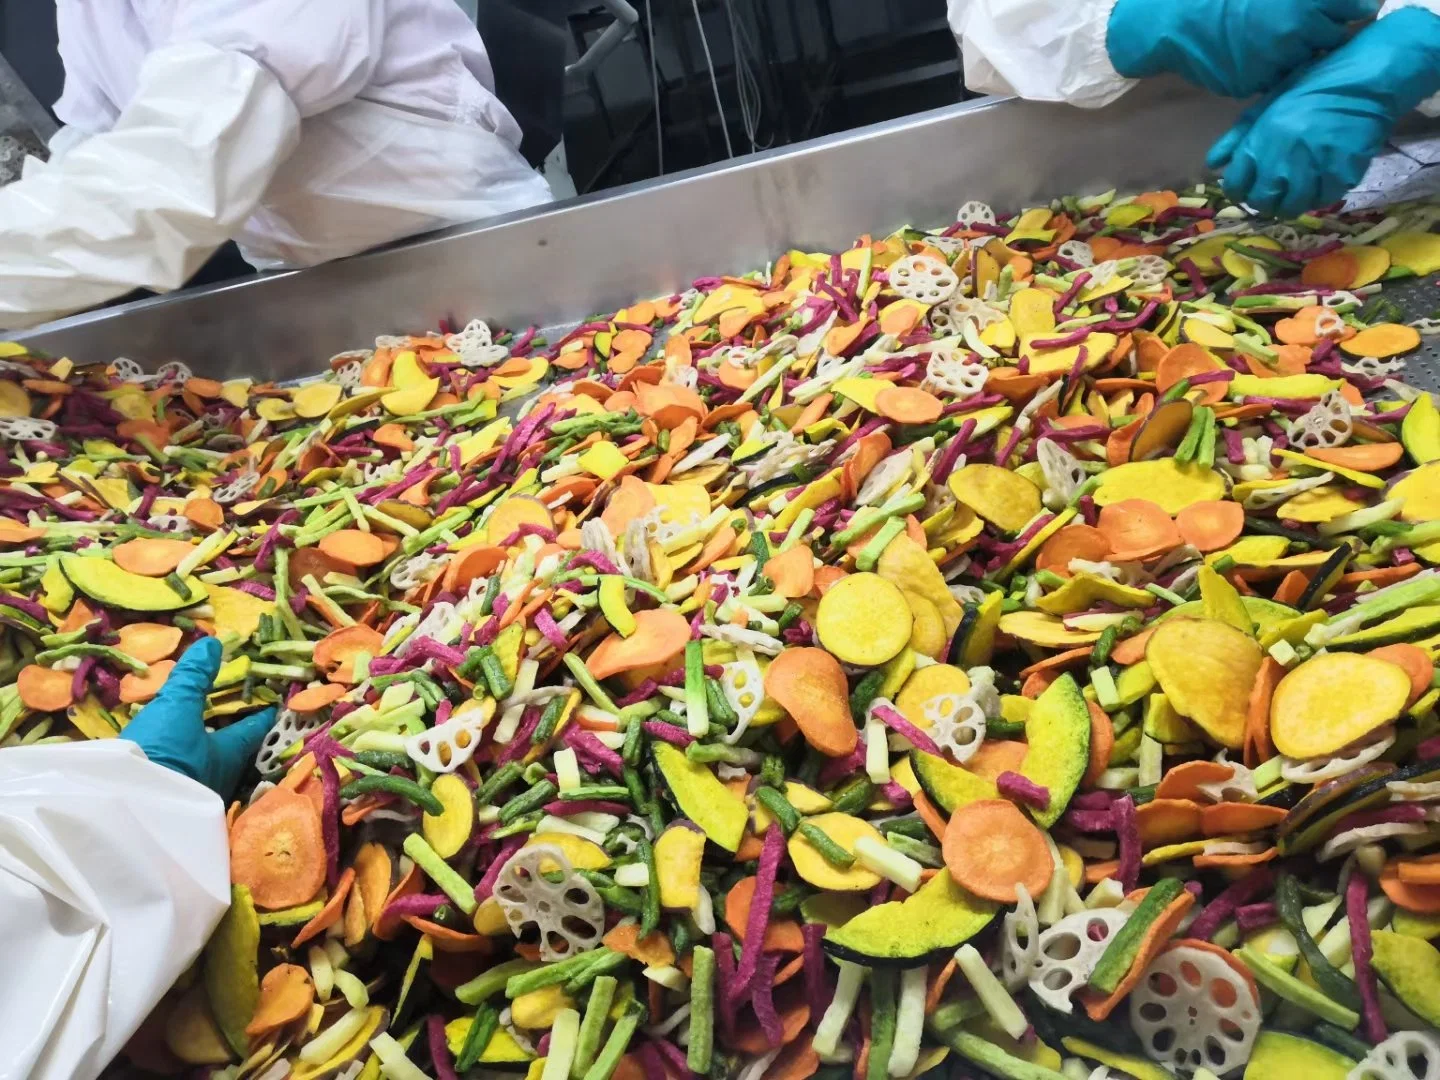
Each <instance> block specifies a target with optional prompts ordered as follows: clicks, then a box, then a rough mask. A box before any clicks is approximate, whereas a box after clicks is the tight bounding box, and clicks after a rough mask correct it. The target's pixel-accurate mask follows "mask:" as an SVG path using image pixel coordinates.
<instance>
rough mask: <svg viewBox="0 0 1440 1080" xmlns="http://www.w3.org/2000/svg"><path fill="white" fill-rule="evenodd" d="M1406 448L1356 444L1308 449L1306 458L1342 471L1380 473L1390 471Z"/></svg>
mask: <svg viewBox="0 0 1440 1080" xmlns="http://www.w3.org/2000/svg"><path fill="white" fill-rule="evenodd" d="M1404 453H1405V447H1404V446H1402V445H1401V444H1400V443H1398V442H1393V443H1356V444H1355V445H1354V446H1332V447H1320V446H1312V447H1307V448H1306V450H1305V456H1306V457H1313V458H1314V459H1315V460H1316V461H1323V462H1325V463H1326V464H1327V465H1339V466H1340V467H1341V468H1342V469H1354V470H1355V471H1356V472H1367V473H1369V472H1379V471H1380V470H1382V469H1388V468H1389V467H1390V466H1391V465H1394V464H1395V463H1396V462H1397V461H1399V460H1400V458H1401V457H1402V456H1404Z"/></svg>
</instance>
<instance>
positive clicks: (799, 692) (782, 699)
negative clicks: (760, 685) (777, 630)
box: [765, 648, 860, 757]
mask: <svg viewBox="0 0 1440 1080" xmlns="http://www.w3.org/2000/svg"><path fill="white" fill-rule="evenodd" d="M765 693H766V694H767V695H769V696H770V697H772V698H774V699H775V700H776V701H777V702H779V703H780V706H781V707H782V708H783V709H784V710H785V711H786V712H788V713H789V714H790V715H791V716H792V717H794V719H795V722H796V723H797V724H799V725H800V734H802V735H803V736H804V737H805V741H806V742H807V743H809V744H810V745H811V746H812V747H814V748H815V749H816V750H818V751H820V753H822V754H825V755H827V756H828V757H844V756H845V755H846V754H848V753H850V752H851V751H852V750H854V749H855V746H856V744H857V743H858V742H859V741H860V732H859V730H858V729H857V728H856V727H855V721H854V720H853V719H852V718H851V715H850V699H849V686H848V684H847V682H846V680H845V670H844V669H843V668H842V667H841V666H840V661H839V660H836V659H835V657H833V656H831V655H830V654H829V653H828V652H826V651H825V650H824V649H815V648H798V649H786V650H785V651H784V652H782V653H781V654H780V655H779V656H777V657H776V658H775V659H774V660H773V661H771V663H770V667H769V668H768V669H767V670H766V672H765Z"/></svg>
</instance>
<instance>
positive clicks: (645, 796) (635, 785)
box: [620, 765, 650, 836]
mask: <svg viewBox="0 0 1440 1080" xmlns="http://www.w3.org/2000/svg"><path fill="white" fill-rule="evenodd" d="M620 779H622V780H624V781H625V791H626V794H627V795H628V796H629V798H630V802H631V804H632V805H633V806H634V807H635V809H636V810H639V809H640V808H641V807H642V806H644V805H645V804H646V803H648V802H649V801H650V793H649V792H647V791H646V790H645V782H644V781H643V780H642V779H641V778H640V771H639V770H638V769H632V768H631V767H630V766H629V765H626V766H625V768H624V769H622V770H621V772H620ZM641 835H642V836H643V835H644V833H643V832H642V833H641Z"/></svg>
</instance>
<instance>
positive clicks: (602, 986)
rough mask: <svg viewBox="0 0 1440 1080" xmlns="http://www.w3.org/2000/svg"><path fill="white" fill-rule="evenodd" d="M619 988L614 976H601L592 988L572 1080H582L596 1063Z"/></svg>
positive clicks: (578, 1042)
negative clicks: (597, 1052)
mask: <svg viewBox="0 0 1440 1080" xmlns="http://www.w3.org/2000/svg"><path fill="white" fill-rule="evenodd" d="M619 986H620V983H619V981H618V980H617V979H616V978H615V977H614V976H613V975H600V976H597V977H596V979H595V984H594V985H593V986H592V987H591V988H590V1000H589V1001H588V1002H586V1003H585V1018H584V1019H583V1020H582V1021H580V1035H579V1037H578V1038H577V1039H576V1042H575V1060H574V1061H573V1062H571V1064H570V1078H571V1080H580V1078H581V1077H582V1076H584V1075H585V1070H586V1069H588V1068H590V1066H591V1065H593V1064H594V1063H595V1054H596V1051H598V1050H599V1049H600V1036H601V1035H602V1034H603V1033H604V1031H605V1024H606V1022H607V1021H608V1020H609V1019H610V1005H611V1003H612V1002H613V1001H614V1000H615V991H616V990H617V989H618V988H619Z"/></svg>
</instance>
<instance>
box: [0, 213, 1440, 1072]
mask: <svg viewBox="0 0 1440 1080" xmlns="http://www.w3.org/2000/svg"><path fill="white" fill-rule="evenodd" d="M1437 220H1440V212H1437V210H1436V209H1435V208H1433V207H1429V206H1409V207H1402V208H1399V209H1395V210H1392V211H1390V212H1388V214H1382V213H1380V212H1375V213H1367V214H1360V215H1357V216H1348V217H1347V216H1335V215H1332V214H1319V215H1315V216H1309V217H1305V218H1302V219H1300V220H1298V221H1296V222H1293V223H1290V224H1278V225H1264V224H1263V223H1260V222H1257V221H1255V220H1254V219H1252V218H1250V217H1248V216H1247V215H1246V214H1245V213H1244V212H1242V211H1241V210H1240V209H1239V208H1237V207H1233V206H1230V205H1229V204H1227V203H1226V202H1225V200H1224V199H1223V197H1222V196H1221V195H1220V193H1219V192H1218V191H1217V190H1215V189H1213V188H1206V187H1199V188H1194V189H1189V190H1186V191H1183V192H1171V191H1152V192H1146V193H1143V194H1140V195H1136V196H1133V197H1127V198H1122V197H1117V196H1115V195H1114V194H1113V193H1112V194H1110V195H1106V196H1102V197H1099V198H1091V199H1063V200H1060V201H1058V202H1056V203H1054V204H1052V205H1049V206H1042V207H1036V208H1028V209H1024V210H1023V211H1022V212H1019V213H1016V214H1013V215H1010V216H1008V217H1005V216H1002V215H998V214H996V213H995V212H993V211H992V210H991V208H990V207H988V206H984V205H981V204H977V203H970V204H967V205H966V206H965V207H963V208H961V211H960V213H959V215H958V216H957V219H956V221H955V222H954V223H953V224H951V225H950V226H949V227H947V228H943V229H937V230H934V231H928V232H925V231H919V230H916V229H910V228H907V229H902V230H901V231H899V232H896V233H894V234H892V235H890V236H886V237H883V238H875V237H871V236H864V237H861V238H860V239H859V240H858V241H857V242H856V243H855V244H854V246H853V247H851V248H849V249H848V250H845V251H841V252H835V253H809V252H802V251H790V252H787V253H785V254H783V255H781V256H780V257H778V258H777V259H776V260H775V261H774V262H773V263H771V264H770V265H768V266H766V267H764V268H763V269H761V270H757V271H755V272H753V273H749V274H745V275H743V276H739V277H717V278H708V279H703V280H700V281H696V282H695V283H694V285H693V287H691V288H689V289H686V290H684V291H683V292H680V293H677V294H674V295H670V296H664V297H659V298H655V299H651V300H643V301H640V302H637V303H635V304H633V305H631V306H630V307H628V308H626V309H624V310H621V311H617V312H615V313H614V314H613V315H611V316H609V317H608V318H603V319H595V320H593V321H591V322H588V323H585V324H584V325H582V326H580V327H578V328H576V329H575V330H573V331H572V332H570V333H569V334H567V335H565V336H564V337H563V338H559V339H558V340H549V341H547V340H544V339H542V338H541V337H540V336H537V334H536V332H535V331H534V330H528V331H524V332H513V333H512V332H504V333H501V332H499V331H498V330H492V329H491V328H490V327H489V326H487V325H486V323H485V322H483V321H478V320H477V321H475V322H472V323H470V324H469V325H467V326H465V327H464V328H463V329H460V330H458V331H453V328H450V327H446V328H442V330H441V332H438V333H431V334H422V335H418V336H410V337H395V338H382V339H380V340H379V341H377V342H376V343H375V345H374V347H373V348H367V349H363V350H358V351H356V352H353V353H346V354H342V355H340V356H337V357H335V358H333V359H332V360H331V361H330V365H329V367H330V370H329V371H328V372H327V373H325V374H324V375H323V376H322V377H320V378H317V379H315V380H313V381H310V382H307V383H305V384H304V385H302V386H299V387H288V388H287V387H281V386H276V385H272V384H265V383H252V382H249V381H245V380H239V381H231V382H224V383H221V382H216V381H212V380H209V379H206V378H201V377H196V376H193V375H191V374H190V373H189V372H188V371H186V370H184V369H183V368H182V367H181V366H180V365H173V364H172V365H167V367H166V368H164V369H162V370H161V371H160V372H157V373H156V374H154V375H148V376H147V375H145V374H144V373H143V372H141V371H140V370H139V369H138V368H136V367H135V366H134V365H133V364H130V363H129V362H126V361H116V362H115V363H112V364H109V365H108V366H107V365H105V364H103V363H101V362H98V361H100V360H102V359H103V358H95V357H90V358H80V357H75V358H69V359H51V358H45V357H40V356H36V355H31V354H29V353H27V352H26V350H25V349H24V348H22V347H19V346H5V347H3V348H0V356H3V357H4V359H3V363H0V440H3V442H0V446H3V454H0V544H3V547H4V550H3V553H0V589H3V592H0V622H3V624H4V632H3V638H0V738H3V740H4V745H7V746H8V745H16V744H27V745H34V744H39V743H45V742H53V741H63V740H73V739H81V738H111V737H114V736H115V735H116V734H117V733H119V732H120V731H121V730H122V729H123V728H124V726H125V724H126V723H127V721H128V720H129V718H130V717H131V716H132V715H133V714H134V712H135V711H136V710H137V709H138V708H140V707H141V706H143V704H144V703H145V702H146V701H148V700H150V699H151V698H152V697H153V696H154V695H155V694H156V693H157V691H158V690H159V689H160V688H161V686H163V684H164V682H165V679H166V677H167V674H168V673H169V671H170V670H171V668H172V666H173V664H174V661H175V658H176V657H177V656H178V655H179V654H180V652H181V651H182V650H183V649H184V648H185V647H186V646H187V644H189V643H190V642H192V641H194V640H195V639H196V638H197V637H199V636H202V635H214V636H216V637H217V638H219V639H220V641H221V642H222V643H223V645H224V649H225V656H226V662H225V664H224V666H223V668H222V670H221V673H220V676H219V678H218V679H217V681H216V683H215V686H214V689H213V692H212V693H211V695H210V698H209V708H208V710H207V719H208V721H209V722H210V723H211V724H213V725H215V726H222V725H224V724H226V723H227V722H229V720H230V718H232V717H234V716H236V715H238V714H243V713H246V712H248V711H252V710H254V709H256V708H259V707H261V706H263V705H266V704H272V703H273V704H278V705H279V706H281V713H280V721H279V723H278V725H277V727H276V728H275V730H274V731H273V732H272V733H271V735H270V737H269V738H268V739H267V740H266V742H265V744H264V746H263V748H262V749H261V751H260V754H259V756H258V759H257V760H256V762H255V766H256V773H257V776H255V777H252V778H251V782H250V784H249V786H248V787H247V789H246V790H245V792H244V794H243V798H242V799H241V800H240V801H239V802H238V803H236V804H235V805H234V806H233V807H232V808H231V810H230V815H229V832H230V848H231V868H232V876H233V880H234V903H233V906H232V908H231V910H230V912H229V914H228V915H227V916H226V917H225V920H224V922H223V923H222V924H221V926H220V928H219V930H218V931H217V932H216V934H215V937H214V939H213V941H212V942H211V944H210V946H209V947H208V948H207V949H206V951H205V953H204V955H203V957H202V958H201V959H200V960H199V961H198V962H197V965H196V967H195V969H194V970H193V971H192V972H191V973H190V974H189V975H187V976H186V977H185V978H184V979H182V980H181V982H180V984H179V985H177V986H176V987H175V988H174V990H173V991H172V992H171V993H170V994H168V995H167V996H166V998H165V999H164V1001H162V1002H161V1004H160V1005H159V1007H158V1008H157V1009H156V1011H155V1013H154V1014H153V1015H152V1016H151V1018H150V1020H149V1021H148V1022H147V1023H146V1025H145V1026H144V1027H143V1028H142V1030H141V1031H140V1032H139V1033H138V1034H137V1035H136V1037H135V1038H134V1039H133V1040H132V1041H131V1043H130V1045H129V1047H128V1048H127V1050H126V1053H125V1057H126V1058H127V1059H128V1062H129V1064H130V1065H132V1066H134V1067H136V1068H139V1069H140V1070H142V1071H145V1072H150V1073H155V1074H162V1075H178V1074H182V1073H184V1074H187V1075H195V1074H194V1073H193V1072H192V1071H191V1070H194V1069H196V1068H198V1069H200V1070H202V1072H208V1075H209V1076H211V1077H213V1078H215V1080H240V1078H242V1077H246V1078H250V1077H254V1078H258V1080H287V1078H288V1080H318V1078H321V1077H343V1078H344V1080H355V1078H357V1077H359V1078H362V1080H374V1078H375V1077H377V1076H384V1077H387V1078H389V1080H412V1078H416V1077H421V1076H430V1077H438V1078H441V1080H452V1078H455V1077H459V1076H466V1075H480V1074H481V1072H489V1071H494V1070H503V1071H513V1072H516V1073H526V1074H527V1075H528V1076H529V1077H530V1080H665V1078H666V1077H669V1078H670V1080H683V1078H685V1077H687V1076H689V1075H690V1074H696V1075H701V1076H705V1077H710V1078H713V1080H805V1078H807V1077H811V1076H817V1077H823V1078H825V1080H842V1078H849V1077H853V1078H854V1080H885V1078H896V1080H899V1078H910V1077H916V1076H919V1075H921V1074H923V1073H926V1072H930V1071H932V1070H945V1069H955V1070H958V1071H957V1072H956V1073H955V1075H959V1076H977V1075H980V1074H985V1075H989V1076H993V1077H999V1078H1001V1080H1058V1078H1060V1077H1062V1076H1063V1077H1067V1078H1071V1080H1087V1078H1093V1080H1106V1078H1109V1077H1118V1076H1122V1075H1123V1076H1129V1077H1133V1078H1136V1080H1163V1078H1166V1077H1197V1078H1201V1080H1214V1078H1216V1077H1242V1076H1243V1077H1248V1078H1249V1080H1271V1078H1273V1077H1280V1076H1285V1077H1289V1076H1296V1077H1301V1076H1303V1077H1306V1078H1307V1080H1330V1078H1336V1080H1339V1078H1345V1080H1407V1078H1412V1077H1413V1078H1416V1080H1419V1078H1425V1080H1433V1078H1434V1077H1436V1076H1440V1034H1437V1025H1440V951H1437V949H1436V946H1435V945H1434V944H1432V938H1434V937H1436V936H1440V843H1437V841H1440V721H1437V714H1436V703H1437V699H1440V690H1437V688H1436V680H1435V668H1434V658H1435V655H1436V652H1437V650H1440V573H1437V571H1436V570H1435V569H1434V568H1432V564H1433V563H1436V562H1440V412H1437V408H1436V402H1435V400H1434V398H1433V397H1432V396H1430V395H1429V394H1426V393H1422V392H1420V391H1418V390H1416V389H1415V388H1413V387H1412V386H1411V385H1410V384H1409V383H1407V381H1406V363H1407V359H1406V358H1407V356H1412V355H1413V354H1414V353H1415V352H1416V350H1417V349H1418V348H1419V346H1420V345H1421V342H1422V335H1425V334H1433V333H1435V332H1436V331H1437V330H1440V323H1436V322H1433V321H1431V320H1425V319H1422V320H1419V321H1418V322H1415V323H1407V322H1405V321H1404V318H1403V316H1402V315H1401V314H1400V312H1399V310H1398V308H1397V307H1396V305H1394V304H1393V303H1392V302H1391V301H1390V300H1388V299H1387V298H1386V296H1385V294H1384V291H1383V286H1384V283H1385V282H1386V281H1389V280H1392V279H1398V278H1405V277H1410V276H1412V275H1426V274H1430V273H1432V272H1434V271H1436V270H1437V269H1440V236H1437V235H1436V234H1435V233H1434V232H1432V228H1433V226H1434V224H1435V223H1436V221H1437ZM452 331H453V332H452ZM936 1075H939V1072H936Z"/></svg>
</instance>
